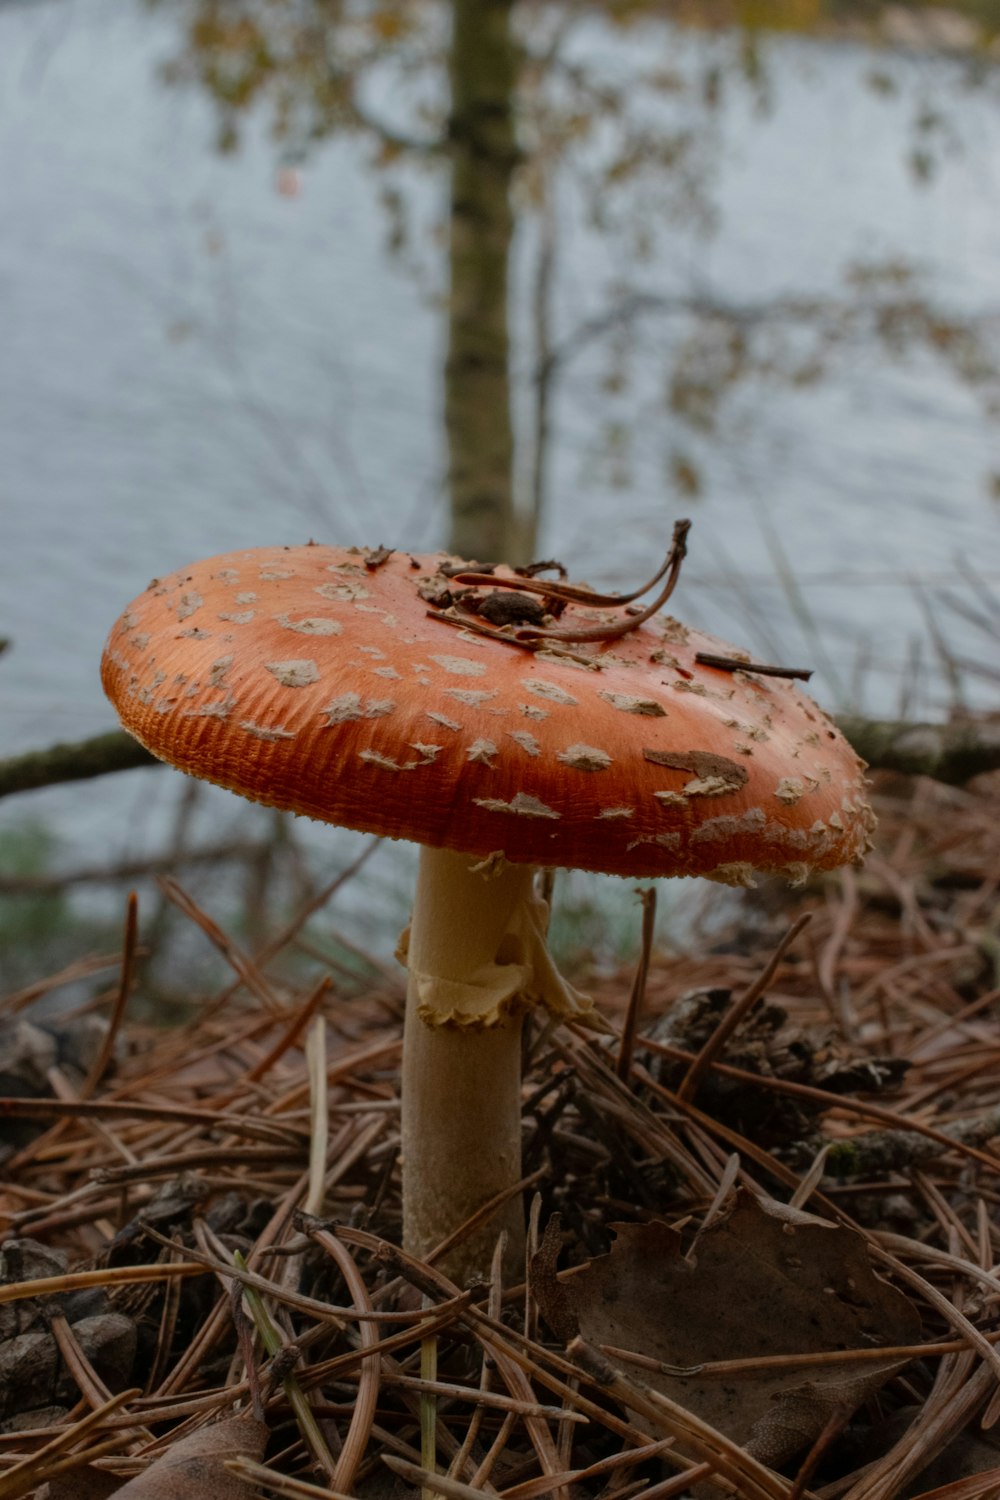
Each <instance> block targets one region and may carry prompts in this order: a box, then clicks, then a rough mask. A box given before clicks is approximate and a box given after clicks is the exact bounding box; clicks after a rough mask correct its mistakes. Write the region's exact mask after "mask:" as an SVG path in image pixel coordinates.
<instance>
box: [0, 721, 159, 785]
mask: <svg viewBox="0 0 1000 1500" xmlns="http://www.w3.org/2000/svg"><path fill="white" fill-rule="evenodd" d="M157 764H158V762H157V761H156V760H155V759H154V758H153V756H152V755H150V753H149V751H148V750H147V749H146V748H145V746H143V745H140V744H139V742H138V740H134V739H133V738H132V736H131V735H130V734H125V732H124V731H123V730H121V729H113V730H112V731H111V732H110V733H109V734H98V735H95V736H94V738H93V739H89V740H75V741H74V742H72V743H71V744H58V745H50V746H49V748H48V749H47V750H28V751H26V753H25V754H24V755H12V756H11V757H10V758H9V759H7V760H0V797H9V796H11V795H12V794H13V793H14V792H33V791H36V790H37V789H38V788H39V787H43V786H56V785H58V784H59V783H60V782H63V781H86V780H88V779H89V778H90V777H92V776H104V775H106V774H107V773H108V772H109V771H130V770H132V768H133V767H134V766H155V765H157Z"/></svg>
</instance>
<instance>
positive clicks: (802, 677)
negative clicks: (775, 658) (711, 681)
mask: <svg viewBox="0 0 1000 1500" xmlns="http://www.w3.org/2000/svg"><path fill="white" fill-rule="evenodd" d="M695 661H699V662H701V663H702V665H703V666H706V667H718V668H719V670H720V671H721V672H757V673H758V674H759V675H760V676H761V677H791V678H794V679H796V680H797V681H799V682H808V681H809V679H810V677H811V676H812V667H772V666H769V665H767V664H766V663H764V662H759V661H744V660H743V658H742V657H741V656H716V655H714V653H713V652H711V651H697V652H696V653H695Z"/></svg>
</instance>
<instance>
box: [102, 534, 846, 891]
mask: <svg viewBox="0 0 1000 1500" xmlns="http://www.w3.org/2000/svg"><path fill="white" fill-rule="evenodd" d="M455 563H456V560H455V559H453V558H450V557H447V556H445V555H443V554H435V555H434V556H430V557H415V558H414V557H411V556H410V555H409V554H407V553H400V552H393V553H388V554H387V553H386V552H385V551H384V549H380V550H379V552H377V553H372V554H366V553H365V552H364V551H363V550H362V549H359V548H350V549H342V548H335V547H325V546H316V545H308V546H303V547H272V548H263V549H260V550H257V551H249V552H236V553H231V554H229V555H226V556H222V557H216V558H211V559H209V560H208V561H205V562H200V563H197V564H195V565H194V566H192V567H190V568H186V569H183V570H182V571H181V572H179V573H176V574H174V575H172V576H171V577H169V578H164V579H154V581H153V582H152V583H151V584H150V585H149V587H148V588H147V590H146V591H145V593H143V594H141V595H140V596H139V598H138V599H136V600H135V601H134V602H133V603H132V604H130V605H129V607H128V609H127V610H126V611H125V613H124V614H123V615H122V616H121V618H120V619H119V620H118V622H117V624H116V625H115V627H114V629H113V630H112V632H111V635H110V638H109V641H108V645H107V648H106V650H105V654H104V660H103V664H102V677H103V682H104V687H105V690H106V692H107V694H108V696H109V697H110V698H111V700H112V702H113V703H114V704H115V707H116V708H117V710H118V713H119V715H120V716H121V719H122V722H123V723H124V725H125V727H126V728H127V729H128V730H129V732H130V733H131V734H133V735H135V737H136V738H137V739H138V740H140V741H141V742H142V743H143V744H144V745H145V746H146V747H147V748H148V749H149V750H150V751H151V752H152V753H153V754H154V755H156V756H158V757H159V758H160V759H162V760H166V761H169V762H170V763H171V764H173V765H175V766H178V767H180V769H181V770H184V771H187V772H189V773H190V774H191V775H194V776H200V777H204V778H205V779H206V780H208V781H214V782H217V783H218V784H219V785H221V786H225V787H228V788H229V789H230V790H232V791H236V792H239V793H241V794H242V795H243V796H245V797H249V798H252V799H253V800H254V801H257V802H263V803H266V804H268V805H269V806H273V807H281V808H285V809H287V810H289V811H292V812H296V813H304V814H307V815H308V816H310V817H313V818H318V819H321V820H322V821H324V822H327V823H337V824H342V825H343V826H345V827H348V828H356V829H362V830H364V831H367V832H371V833H377V834H382V835H386V836H389V837H392V838H406V839H413V840H415V841H417V842H419V843H424V844H430V845H432V846H435V847H438V848H445V849H455V850H459V851H463V852H467V853H469V854H472V855H475V856H478V857H486V856H489V855H491V854H494V853H500V854H503V855H504V856H505V857H506V858H507V859H509V860H513V861H520V862H526V863H531V864H542V865H562V866H569V867H573V868H579V869H587V870H598V871H604V872H606V873H609V874H615V875H627V876H631V877H643V878H645V877H649V876H657V875H707V876H710V877H712V878H714V879H717V880H723V881H727V882H730V883H735V884H746V883H749V880H750V872H751V871H752V870H764V871H783V872H785V873H786V874H788V875H790V876H791V877H792V878H793V879H799V878H804V877H805V875H806V874H807V873H808V871H809V870H810V869H812V868H831V867H833V866H836V865H840V864H844V863H846V862H849V861H854V860H857V859H858V858H860V857H861V856H862V854H863V853H864V851H865V849H866V847H868V845H869V835H870V832H871V829H872V827H873V822H874V819H873V817H872V813H871V810H870V808H869V805H868V802H867V800H866V797H865V782H864V776H863V772H864V765H863V762H861V761H860V760H859V759H858V757H857V756H856V755H855V754H854V751H853V750H852V749H851V747H850V746H849V745H848V743H847V742H846V740H845V739H844V738H843V736H842V735H841V734H840V732H839V730H837V729H836V727H835V726H834V725H833V724H832V723H831V721H830V720H829V719H828V718H827V716H826V715H825V714H824V713H823V712H822V711H821V710H820V709H819V708H817V706H816V704H815V703H813V701H812V700H811V699H810V698H809V697H807V696H806V695H805V694H804V693H803V692H802V691H801V690H799V689H798V688H796V687H795V686H794V684H793V683H792V682H791V681H788V680H786V679H783V678H775V677H764V676H758V675H755V674H754V673H752V672H746V671H740V670H737V671H735V672H734V671H727V670H722V669H719V668H716V667H711V666H706V665H703V664H701V663H699V662H698V661H696V660H695V656H696V653H697V652H710V653H712V652H714V653H716V654H720V653H721V654H727V655H729V656H730V657H731V656H733V655H741V653H738V652H734V650H733V648H731V647H727V646H725V645H724V644H722V643H721V642H719V641H717V640H715V639H713V638H712V637H710V636H706V635H703V634H701V633H699V632H697V631H695V630H690V629H688V628H687V627H686V626H684V625H681V624H680V623H679V622H678V621H677V620H675V619H673V618H671V617H669V616H662V615H661V616H658V617H655V618H654V619H653V620H651V621H649V622H648V623H646V624H644V625H640V626H638V627H637V628H636V629H634V630H632V631H630V633H628V634H626V635H624V636H620V637H618V638H617V639H614V640H611V641H607V642H598V643H594V644H593V645H590V644H588V645H586V646H574V647H573V648H572V649H571V650H564V649H562V648H560V647H559V646H557V645H554V644H550V643H543V646H542V649H540V650H526V649H524V648H523V647H522V646H519V645H517V644H514V643H513V642H512V641H509V640H506V639H503V638H492V639H491V638H488V637H487V636H484V635H482V634H479V633H476V632H473V631H471V630H469V629H465V628H461V629H455V628H453V627H451V626H450V625H449V624H447V623H445V621H444V619H443V618H442V617H441V616H442V610H441V603H442V601H445V602H446V601H447V600H448V597H449V596H448V589H449V579H448V577H447V576H446V575H445V574H443V573H442V571H441V570H442V568H444V567H450V568H451V570H454V566H455ZM512 576H513V575H511V574H510V573H508V572H505V571H504V570H502V569H501V570H498V571H497V573H496V575H495V581H496V585H497V587H498V589H502V586H503V582H504V578H505V577H512ZM451 588H454V585H451ZM429 600H437V601H438V603H437V606H435V604H434V603H430V602H428V601H429ZM435 615H437V616H438V617H437V618H435ZM621 617H622V616H621V610H620V609H595V608H594V607H592V606H584V605H581V604H570V605H568V606H567V607H566V609H565V612H564V613H563V615H562V617H561V619H560V621H559V625H560V628H564V627H566V626H567V625H569V624H570V623H572V622H576V623H579V624H581V625H582V626H584V627H592V626H593V625H594V623H595V620H597V621H600V620H601V619H603V618H607V619H611V618H615V619H618V620H620V619H621Z"/></svg>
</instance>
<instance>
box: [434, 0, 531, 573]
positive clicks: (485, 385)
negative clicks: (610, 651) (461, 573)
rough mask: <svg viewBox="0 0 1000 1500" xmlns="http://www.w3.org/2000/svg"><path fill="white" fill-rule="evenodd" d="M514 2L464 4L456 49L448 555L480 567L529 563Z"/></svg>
mask: <svg viewBox="0 0 1000 1500" xmlns="http://www.w3.org/2000/svg"><path fill="white" fill-rule="evenodd" d="M512 8H513V0H454V3H453V15H454V20H453V32H452V43H451V58H450V75H451V119H450V125H449V145H450V150H451V161H452V173H451V213H450V246H449V249H450V258H451V295H450V300H449V308H448V354H447V361H446V364H445V428H446V434H447V442H448V488H449V499H450V505H451V531H450V536H449V543H448V545H449V547H450V549H451V551H453V552H455V553H457V554H458V555H459V556H460V557H466V558H470V559H475V560H477V561H479V562H495V561H499V560H503V561H505V562H511V563H518V562H526V561H528V560H529V559H527V558H521V557H519V556H518V555H517V553H518V551H519V544H518V537H517V525H516V517H515V511H514V496H513V453H514V436H513V428H512V420H511V402H510V372H509V337H508V326H507V267H508V260H509V257H510V251H511V244H512V241H513V234H514V217H513V210H512V207H511V180H512V177H513V174H514V168H515V165H516V158H517V147H516V143H515V135H514V100H513V94H514V85H515V77H516V55H515V46H514V40H513V37H512V35H511V11H512Z"/></svg>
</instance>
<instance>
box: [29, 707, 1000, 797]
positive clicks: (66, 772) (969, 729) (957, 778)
mask: <svg viewBox="0 0 1000 1500" xmlns="http://www.w3.org/2000/svg"><path fill="white" fill-rule="evenodd" d="M837 724H838V725H839V727H840V729H842V730H843V732H844V734H845V735H846V736H847V738H848V739H849V740H850V742H851V744H852V745H853V746H854V748H855V750H857V752H858V754H859V755H860V756H862V757H863V758H864V759H865V760H866V761H867V762H868V764H869V765H870V766H871V767H872V769H873V770H876V771H900V772H903V773H904V774H906V775H908V776H931V777H933V778H934V779H935V780H936V781H943V782H946V783H948V784H949V785H951V786H960V785H962V783H963V782H966V781H969V780H970V779H971V778H972V777H973V776H981V775H983V773H984V772H986V771H998V770H1000V719H993V718H967V719H954V720H952V721H951V722H949V723H947V724H911V723H907V722H905V721H898V720H891V719H890V720H885V719H866V718H864V717H862V716H861V715H855V714H850V715H841V716H840V717H838V719H837ZM159 764H160V762H159V761H157V760H156V759H155V758H154V757H153V756H152V755H150V753H149V751H148V750H146V749H145V748H144V747H143V746H142V745H140V744H139V743H138V742H137V741H136V740H134V739H132V738H131V736H130V735H127V734H126V733H125V732H124V730H112V731H111V733H109V734H99V735H96V736H95V737H94V738H93V739H89V740H78V741H77V742H76V743H73V744H59V745H52V746H50V747H49V749H47V750H32V751H28V752H27V753H26V754H24V755H15V756H11V757H9V758H8V759H6V760H0V798H3V797H10V796H13V795H14V794H15V793H16V792H31V791H36V790H37V789H38V788H40V787H45V786H56V785H58V784H60V783H61V782H65V781H85V780H88V779H89V778H90V777H93V776H105V775H107V774H109V773H110V772H112V771H129V770H133V769H135V768H136V767H140V766H156V765H159Z"/></svg>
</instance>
